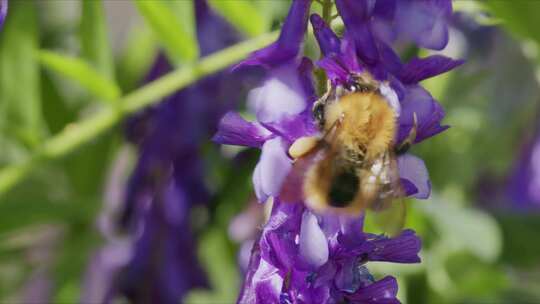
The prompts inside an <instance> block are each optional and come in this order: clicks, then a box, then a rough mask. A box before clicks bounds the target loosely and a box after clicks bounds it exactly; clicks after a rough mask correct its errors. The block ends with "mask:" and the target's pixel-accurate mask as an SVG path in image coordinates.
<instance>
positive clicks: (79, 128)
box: [0, 32, 278, 196]
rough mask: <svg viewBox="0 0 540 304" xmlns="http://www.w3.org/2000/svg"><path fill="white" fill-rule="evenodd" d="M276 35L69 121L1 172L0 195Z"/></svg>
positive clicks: (232, 49)
mask: <svg viewBox="0 0 540 304" xmlns="http://www.w3.org/2000/svg"><path fill="white" fill-rule="evenodd" d="M277 35H278V33H277V32H272V33H269V34H265V35H263V36H260V37H257V38H254V39H250V40H247V41H245V42H242V43H239V44H236V45H234V46H232V47H230V48H227V49H224V50H222V51H220V52H217V53H215V54H212V55H210V56H207V57H205V58H203V59H201V60H200V61H199V62H198V63H196V64H193V65H192V66H188V67H183V68H180V69H177V70H175V71H173V72H171V73H169V74H167V75H165V76H163V77H161V78H159V79H157V80H155V81H153V82H151V83H149V84H147V85H145V86H143V87H142V88H140V89H138V90H136V91H134V92H132V93H130V94H128V95H126V96H124V97H122V98H120V100H119V101H118V104H120V105H121V110H120V111H118V109H112V108H105V109H103V110H101V111H100V112H98V113H96V114H94V115H93V116H91V117H89V118H87V119H84V120H82V121H79V122H75V123H73V124H69V125H68V126H66V128H65V129H64V130H62V131H61V132H60V133H59V134H57V135H55V136H53V137H52V138H50V139H49V140H48V141H47V142H45V143H44V144H43V146H42V147H41V149H39V150H38V151H37V152H36V153H35V154H34V155H32V156H30V157H29V158H27V159H26V160H24V161H22V162H20V163H18V164H13V165H8V166H6V167H4V168H3V169H2V170H1V171H0V196H1V195H3V194H5V193H6V192H7V191H9V190H10V189H11V188H12V187H13V186H15V185H16V184H17V183H18V182H20V181H21V180H23V179H24V178H25V177H26V176H27V175H28V174H30V173H31V172H32V171H33V169H34V168H36V167H37V166H39V165H40V164H41V163H43V162H44V161H47V160H51V159H56V158H60V157H62V156H64V155H66V154H68V153H70V152H71V151H73V150H75V149H77V148H79V147H81V146H82V145H84V144H86V143H88V142H90V141H91V140H93V139H94V138H96V137H98V136H99V135H101V134H102V133H103V132H105V131H107V130H109V129H110V128H112V127H113V126H114V125H116V124H117V123H118V122H119V121H121V120H122V119H123V118H124V117H125V116H127V115H128V114H131V113H134V112H137V111H139V110H141V109H143V108H144V107H146V106H148V105H151V104H154V103H157V102H159V101H160V100H161V99H162V98H164V97H165V96H168V95H170V94H172V93H174V92H175V91H177V90H180V89H182V88H185V87H187V86H189V85H190V84H192V83H194V82H196V81H197V80H199V79H201V78H203V77H204V76H207V75H210V74H213V73H216V72H218V71H220V70H222V69H224V68H226V67H228V66H230V65H232V64H234V63H236V62H238V61H240V60H241V59H243V58H244V57H246V56H247V55H248V54H249V53H251V52H253V51H255V50H257V49H259V48H261V47H264V46H266V45H268V44H270V43H271V42H273V41H274V40H275V39H276V38H277Z"/></svg>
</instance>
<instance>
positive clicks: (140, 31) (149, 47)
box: [118, 27, 157, 92]
mask: <svg viewBox="0 0 540 304" xmlns="http://www.w3.org/2000/svg"><path fill="white" fill-rule="evenodd" d="M156 53H157V46H156V41H155V37H154V35H153V34H152V32H151V31H150V29H148V28H147V27H142V28H141V27H136V28H134V29H133V30H132V31H130V32H129V34H128V36H127V39H126V43H125V47H124V49H123V51H122V53H121V54H120V56H119V58H118V59H119V62H118V82H119V83H120V85H121V86H122V89H123V90H124V91H125V92H128V91H131V90H133V89H135V88H136V87H137V86H139V85H140V84H141V81H142V79H143V77H144V74H145V73H146V72H147V71H148V69H149V68H150V66H151V65H152V63H153V61H154V59H155V58H156Z"/></svg>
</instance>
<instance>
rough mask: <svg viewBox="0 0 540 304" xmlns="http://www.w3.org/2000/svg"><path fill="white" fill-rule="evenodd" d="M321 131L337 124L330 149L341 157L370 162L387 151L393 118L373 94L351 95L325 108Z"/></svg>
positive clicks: (391, 133) (388, 109)
mask: <svg viewBox="0 0 540 304" xmlns="http://www.w3.org/2000/svg"><path fill="white" fill-rule="evenodd" d="M324 117H325V121H324V123H323V124H322V125H323V126H324V131H326V132H329V131H330V129H331V128H332V127H333V126H334V125H335V124H336V123H337V124H339V128H340V130H339V132H337V133H336V138H335V140H334V142H333V143H331V144H332V145H334V149H337V150H341V151H343V152H344V153H345V155H343V157H345V158H347V157H350V158H353V160H354V159H356V158H357V157H358V156H362V157H361V158H362V159H366V160H373V159H374V158H376V157H377V156H379V155H381V154H382V153H384V152H386V151H388V150H389V149H390V147H391V145H392V143H393V139H394V135H395V132H396V118H395V113H394V111H393V109H392V108H391V107H390V105H389V104H388V102H386V101H385V100H384V98H383V97H382V96H381V95H380V94H378V93H376V92H368V93H351V94H348V95H345V96H343V97H341V98H340V99H339V100H337V101H335V102H332V103H329V104H328V105H327V106H326V107H325V115H324Z"/></svg>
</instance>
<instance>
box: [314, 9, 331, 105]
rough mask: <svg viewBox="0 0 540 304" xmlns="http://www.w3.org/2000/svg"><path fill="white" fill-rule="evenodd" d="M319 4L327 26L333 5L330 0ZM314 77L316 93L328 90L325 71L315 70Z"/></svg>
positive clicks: (320, 93) (329, 22) (329, 23)
mask: <svg viewBox="0 0 540 304" xmlns="http://www.w3.org/2000/svg"><path fill="white" fill-rule="evenodd" d="M321 5H322V19H323V20H324V22H326V23H327V24H328V25H329V26H331V25H332V24H331V23H332V19H333V17H332V7H333V3H332V0H323V1H322V2H321ZM322 56H323V55H322V54H321V57H322ZM316 77H317V86H318V88H317V90H318V93H319V95H323V94H324V93H326V91H327V90H328V88H327V78H326V73H325V72H324V71H323V70H322V69H319V70H318V71H316Z"/></svg>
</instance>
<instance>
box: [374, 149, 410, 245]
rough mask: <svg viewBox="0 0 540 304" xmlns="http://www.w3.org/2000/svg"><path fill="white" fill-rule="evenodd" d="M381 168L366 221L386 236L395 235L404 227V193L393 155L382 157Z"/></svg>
mask: <svg viewBox="0 0 540 304" xmlns="http://www.w3.org/2000/svg"><path fill="white" fill-rule="evenodd" d="M382 164H383V165H382V168H381V170H380V172H379V173H378V174H377V177H376V179H377V180H378V189H377V195H376V196H375V197H374V199H373V201H372V202H371V203H370V205H369V208H368V209H367V214H368V215H367V216H366V218H367V219H368V220H372V222H373V224H374V225H375V226H376V227H377V228H379V229H381V230H382V232H384V233H386V234H388V235H391V236H393V235H397V234H399V233H400V232H401V230H402V229H403V226H404V225H405V215H406V211H407V210H406V205H405V203H404V197H405V191H404V190H403V187H402V185H401V182H400V176H399V168H398V165H397V160H396V156H395V154H393V153H392V152H387V153H385V155H383V156H382Z"/></svg>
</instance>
